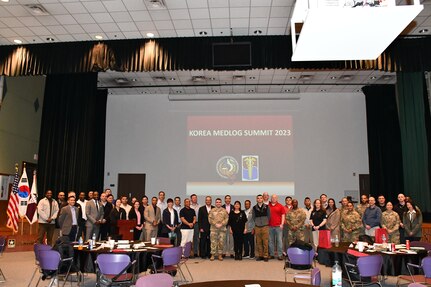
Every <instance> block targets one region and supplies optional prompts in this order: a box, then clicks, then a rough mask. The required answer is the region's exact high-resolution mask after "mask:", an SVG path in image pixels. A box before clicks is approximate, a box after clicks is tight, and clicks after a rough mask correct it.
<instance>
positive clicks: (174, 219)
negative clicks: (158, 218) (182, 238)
mask: <svg viewBox="0 0 431 287" xmlns="http://www.w3.org/2000/svg"><path fill="white" fill-rule="evenodd" d="M166 203H167V204H168V206H167V207H166V208H165V209H164V210H163V215H162V222H163V226H162V231H161V234H160V236H161V237H166V238H169V239H170V240H171V242H172V244H174V243H175V237H176V232H175V231H176V229H177V228H178V222H179V218H178V212H177V211H176V210H175V209H174V201H173V199H172V198H168V200H167V201H166Z"/></svg>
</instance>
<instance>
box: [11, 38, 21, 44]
mask: <svg viewBox="0 0 431 287" xmlns="http://www.w3.org/2000/svg"><path fill="white" fill-rule="evenodd" d="M13 42H14V43H15V44H22V41H21V40H19V39H15V40H13Z"/></svg>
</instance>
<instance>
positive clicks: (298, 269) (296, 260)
mask: <svg viewBox="0 0 431 287" xmlns="http://www.w3.org/2000/svg"><path fill="white" fill-rule="evenodd" d="M314 256H315V252H314V249H311V250H304V249H301V248H298V247H289V248H288V249H287V256H286V261H285V264H284V270H285V273H284V281H285V282H287V274H288V273H293V274H300V273H311V270H312V269H313V262H314Z"/></svg>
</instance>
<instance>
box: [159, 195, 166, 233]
mask: <svg viewBox="0 0 431 287" xmlns="http://www.w3.org/2000/svg"><path fill="white" fill-rule="evenodd" d="M165 198H166V195H165V192H164V191H163V190H161V191H159V198H158V199H157V207H158V208H160V212H161V213H162V214H163V210H165V209H166V208H167V207H168V204H167V203H166V201H165ZM162 226H163V222H162V221H161V220H160V224H159V227H158V230H157V236H160V235H161V234H162Z"/></svg>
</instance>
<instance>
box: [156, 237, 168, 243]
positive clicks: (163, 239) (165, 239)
mask: <svg viewBox="0 0 431 287" xmlns="http://www.w3.org/2000/svg"><path fill="white" fill-rule="evenodd" d="M157 240H158V241H159V244H171V240H170V239H169V238H167V237H157Z"/></svg>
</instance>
